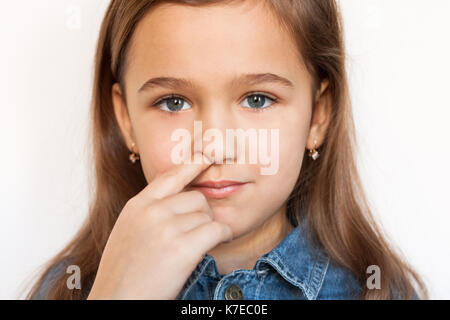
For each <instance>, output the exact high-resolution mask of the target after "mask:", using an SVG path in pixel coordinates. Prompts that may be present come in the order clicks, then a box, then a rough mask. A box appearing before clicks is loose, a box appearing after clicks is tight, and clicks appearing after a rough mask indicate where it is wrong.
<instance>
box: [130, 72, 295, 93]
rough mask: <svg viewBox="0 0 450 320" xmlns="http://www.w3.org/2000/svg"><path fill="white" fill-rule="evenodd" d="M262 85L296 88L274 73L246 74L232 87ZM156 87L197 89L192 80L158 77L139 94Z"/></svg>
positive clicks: (143, 87) (237, 79)
mask: <svg viewBox="0 0 450 320" xmlns="http://www.w3.org/2000/svg"><path fill="white" fill-rule="evenodd" d="M262 83H278V84H280V85H282V86H284V87H287V88H294V84H293V83H292V82H291V81H290V80H288V79H286V78H283V77H281V76H278V75H276V74H273V73H251V74H244V75H242V76H239V77H237V78H234V79H233V80H232V81H231V86H232V87H240V86H243V85H256V84H262ZM155 87H163V88H168V89H179V88H181V87H185V88H190V89H195V88H196V87H197V86H196V85H195V84H194V83H193V82H192V81H191V80H188V79H182V78H173V77H158V78H152V79H150V80H148V81H146V82H145V83H144V84H143V85H142V87H141V88H140V89H139V90H138V93H140V92H142V91H144V90H147V89H151V88H155Z"/></svg>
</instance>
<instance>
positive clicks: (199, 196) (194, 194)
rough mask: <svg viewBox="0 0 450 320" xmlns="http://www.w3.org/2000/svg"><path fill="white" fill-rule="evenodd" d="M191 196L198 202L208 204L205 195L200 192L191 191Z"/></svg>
mask: <svg viewBox="0 0 450 320" xmlns="http://www.w3.org/2000/svg"><path fill="white" fill-rule="evenodd" d="M190 194H191V196H192V197H193V198H194V199H195V200H196V201H198V202H200V203H202V202H206V197H205V195H204V194H203V193H201V192H200V191H198V190H192V191H190Z"/></svg>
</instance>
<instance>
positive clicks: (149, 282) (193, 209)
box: [88, 158, 232, 299]
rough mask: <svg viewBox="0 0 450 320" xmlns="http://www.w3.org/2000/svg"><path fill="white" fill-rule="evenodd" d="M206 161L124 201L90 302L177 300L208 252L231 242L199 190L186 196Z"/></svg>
mask: <svg viewBox="0 0 450 320" xmlns="http://www.w3.org/2000/svg"><path fill="white" fill-rule="evenodd" d="M207 161H208V160H207V159H206V158H205V160H204V162H202V164H182V165H179V166H176V167H174V168H173V169H171V170H169V171H167V172H165V173H163V174H161V175H159V176H158V177H156V178H155V179H154V180H153V181H152V182H151V183H150V184H148V185H147V186H146V187H145V188H144V189H143V190H142V191H141V192H140V193H139V194H137V195H136V196H135V197H133V198H131V199H130V200H129V201H128V202H127V203H126V205H125V206H124V208H123V210H122V212H121V213H120V215H119V218H118V219H117V221H116V224H115V225H114V228H113V230H112V231H111V234H110V236H109V238H108V242H107V244H106V246H105V249H104V251H103V255H102V257H101V260H100V264H99V268H98V271H97V275H96V278H95V281H94V284H93V286H92V288H91V291H90V294H89V297H88V299H175V298H176V296H177V295H178V293H179V292H180V291H181V289H182V288H183V285H184V283H185V282H186V281H187V279H188V277H189V276H190V275H191V273H192V271H193V270H194V269H195V267H196V266H197V264H198V263H199V262H200V261H201V260H202V259H203V257H204V255H205V253H206V252H208V251H209V250H210V249H212V248H214V247H215V246H217V245H218V244H219V243H221V242H224V241H225V242H226V241H230V240H231V239H232V232H231V228H230V227H229V226H228V225H226V224H223V223H219V222H217V221H214V217H213V212H212V210H211V208H210V206H209V205H208V202H207V200H206V198H205V196H204V195H203V194H202V193H201V192H199V191H187V192H182V191H183V189H184V188H185V187H186V186H187V185H188V184H189V183H190V182H191V181H192V180H194V179H195V177H197V176H198V175H199V174H200V173H201V172H202V171H204V170H206V169H207V168H208V167H209V166H210V165H211V164H210V163H209V162H207Z"/></svg>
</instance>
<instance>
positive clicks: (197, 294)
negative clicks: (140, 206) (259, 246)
mask: <svg viewBox="0 0 450 320" xmlns="http://www.w3.org/2000/svg"><path fill="white" fill-rule="evenodd" d="M305 225H306V224H305V223H303V224H301V225H300V226H298V227H296V228H294V229H293V230H292V231H291V232H290V233H289V234H288V235H287V236H286V237H285V238H284V239H283V240H282V241H281V242H280V243H279V244H278V245H277V246H276V247H275V248H273V249H272V250H271V251H270V252H268V253H266V254H264V255H263V256H262V257H260V258H259V259H258V261H257V262H256V264H255V267H254V268H253V270H244V269H239V270H235V271H233V272H230V273H228V274H226V275H221V274H219V272H218V271H217V266H216V261H215V260H214V258H213V257H212V256H210V255H208V254H206V255H205V257H204V258H203V260H202V261H201V262H200V263H199V264H198V265H197V267H196V268H195V270H194V271H193V272H192V273H191V275H190V277H189V278H188V279H187V281H186V282H185V284H184V286H183V288H182V290H181V291H180V293H179V294H178V295H177V297H176V299H177V300H182V299H183V300H219V299H227V300H234V299H238V300H240V299H246V300H247V299H249V300H293V299H300V300H306V299H307V300H314V299H357V298H358V297H359V294H360V290H361V287H360V285H359V284H358V282H357V281H356V280H355V278H354V277H353V275H352V274H351V273H350V272H349V271H348V270H346V269H344V268H342V267H340V266H338V265H336V264H334V263H333V262H332V261H331V260H330V258H329V257H328V256H327V255H326V254H324V253H323V252H322V251H321V250H319V249H318V248H316V247H314V246H312V245H311V244H310V243H308V241H307V238H306V234H305V229H306V227H305ZM68 264H69V263H68V262H66V261H65V260H63V261H61V262H60V263H58V264H57V265H55V266H54V267H53V268H52V269H51V270H50V272H48V273H47V274H46V277H45V279H44V282H43V284H42V285H41V286H40V288H39V289H38V292H37V294H36V295H35V296H34V297H32V299H34V300H40V299H46V298H47V293H48V288H49V285H50V283H51V282H52V281H55V279H56V278H57V276H58V275H59V274H60V273H61V272H66V268H65V267H66V266H67V265H68ZM82 290H83V294H82V298H83V299H86V298H87V297H88V295H89V291H90V288H82Z"/></svg>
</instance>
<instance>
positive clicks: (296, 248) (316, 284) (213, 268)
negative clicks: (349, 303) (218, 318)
mask: <svg viewBox="0 0 450 320" xmlns="http://www.w3.org/2000/svg"><path fill="white" fill-rule="evenodd" d="M305 222H306V221H303V223H301V224H300V225H299V226H297V227H295V228H294V229H293V230H292V231H291V232H290V233H289V234H288V235H287V236H286V237H285V238H284V239H283V240H282V241H281V242H280V243H279V244H278V245H277V246H276V247H275V248H273V249H272V250H271V251H270V252H268V253H266V254H264V255H263V256H261V257H260V258H259V259H258V260H257V262H256V264H255V267H254V269H255V270H256V271H257V272H263V271H264V270H267V269H268V268H273V269H275V271H277V272H278V273H279V274H280V275H281V276H282V277H283V278H284V279H285V280H286V281H288V282H289V283H291V284H293V285H294V286H296V287H298V288H299V289H301V290H302V292H303V294H304V295H305V297H306V298H307V299H309V300H314V299H316V297H317V295H318V293H319V291H320V288H321V287H322V283H323V280H324V278H325V274H326V272H327V269H328V265H329V263H330V258H329V257H328V256H327V255H325V254H324V253H323V252H322V251H321V250H319V248H317V247H315V246H313V245H312V243H311V242H309V241H308V237H307V227H306V223H305ZM202 275H207V276H209V277H212V278H215V279H217V280H219V279H220V278H221V277H222V276H221V275H220V274H219V272H218V270H217V265H216V261H215V259H214V258H213V257H212V256H211V255H209V254H205V257H204V258H203V260H202V261H201V262H200V263H199V264H198V266H197V268H196V269H195V270H194V272H193V273H192V276H191V277H190V279H188V281H187V283H186V286H188V287H189V286H190V285H191V284H193V283H194V282H195V281H196V280H197V279H198V278H199V277H200V276H202Z"/></svg>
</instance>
